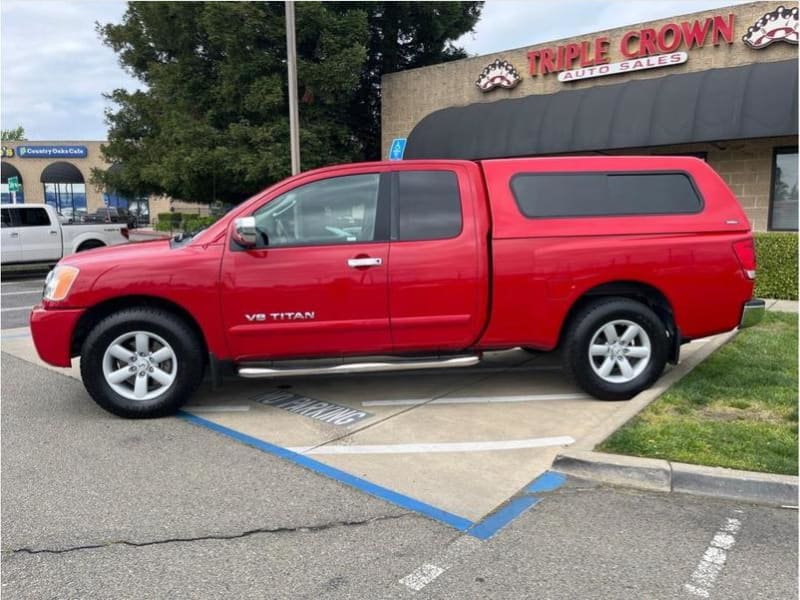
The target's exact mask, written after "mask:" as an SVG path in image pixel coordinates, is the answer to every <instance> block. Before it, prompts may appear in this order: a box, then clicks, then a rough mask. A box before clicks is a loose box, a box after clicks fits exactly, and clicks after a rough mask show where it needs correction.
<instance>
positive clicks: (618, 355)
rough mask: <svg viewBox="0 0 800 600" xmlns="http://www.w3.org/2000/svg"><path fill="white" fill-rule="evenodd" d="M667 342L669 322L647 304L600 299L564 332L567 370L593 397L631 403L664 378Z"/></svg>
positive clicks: (589, 306) (623, 299) (573, 320)
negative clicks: (637, 395)
mask: <svg viewBox="0 0 800 600" xmlns="http://www.w3.org/2000/svg"><path fill="white" fill-rule="evenodd" d="M668 343H669V341H668V338H667V332H666V327H665V326H664V323H663V322H662V321H661V319H659V318H658V316H657V315H656V314H655V313H654V312H653V311H652V310H650V308H648V307H647V306H645V305H644V304H642V303H640V302H636V301H634V300H629V299H627V298H606V299H602V300H597V301H596V302H593V303H592V304H589V305H588V306H586V307H584V308H583V309H582V310H581V311H580V312H578V313H577V314H576V315H575V317H574V318H573V319H572V321H571V322H570V325H569V326H568V328H567V331H566V332H565V337H564V343H563V360H564V368H565V369H566V370H567V372H568V373H570V374H571V375H572V377H573V379H575V381H576V382H577V383H578V385H580V387H581V388H583V389H584V390H585V391H586V392H588V393H589V394H591V395H592V396H594V397H596V398H599V399H601V400H627V399H628V398H632V397H633V396H635V395H636V394H638V393H639V392H641V391H642V390H645V389H647V388H648V387H650V386H651V385H652V384H653V383H654V382H655V381H656V379H658V377H659V376H660V375H661V373H662V371H663V370H664V366H665V365H666V362H667V355H668Z"/></svg>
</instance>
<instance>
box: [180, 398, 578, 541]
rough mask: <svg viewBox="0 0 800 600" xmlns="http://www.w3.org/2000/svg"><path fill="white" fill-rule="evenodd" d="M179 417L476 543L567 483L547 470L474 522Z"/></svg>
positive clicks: (249, 438)
mask: <svg viewBox="0 0 800 600" xmlns="http://www.w3.org/2000/svg"><path fill="white" fill-rule="evenodd" d="M178 417H179V418H181V419H184V420H186V421H188V422H190V423H193V424H195V425H199V426H201V427H205V428H207V429H210V430H212V431H215V432H217V433H220V434H222V435H225V436H228V437H230V438H232V439H234V440H237V441H239V442H241V443H244V444H246V445H248V446H251V447H253V448H256V449H258V450H261V451H263V452H266V453H268V454H271V455H273V456H276V457H278V458H282V459H285V460H288V461H290V462H293V463H295V464H296V465H299V466H301V467H305V468H307V469H309V470H311V471H313V472H315V473H317V474H319V475H323V476H325V477H328V478H330V479H334V480H336V481H339V482H340V483H343V484H345V485H347V486H350V487H352V488H355V489H357V490H360V491H362V492H365V493H367V494H369V495H371V496H375V497H376V498H380V499H381V500H385V501H386V502H390V503H391V504H394V505H396V506H399V507H400V508H403V509H406V510H409V511H412V512H415V513H418V514H421V515H424V516H426V517H428V518H430V519H433V520H435V521H438V522H439V523H442V524H444V525H447V526H449V527H452V528H454V529H456V530H458V531H460V532H462V533H465V534H467V535H469V536H472V537H474V538H477V539H479V540H488V539H490V538H491V537H493V536H494V535H495V534H496V533H497V532H498V531H500V530H501V529H503V528H504V527H506V526H507V525H508V524H509V523H511V522H512V521H513V520H514V519H516V518H517V517H519V516H520V515H522V514H523V513H524V512H525V511H526V510H527V509H529V508H530V507H532V506H535V505H536V504H538V502H539V501H541V498H540V497H539V496H538V495H537V496H533V495H531V491H536V493H537V494H539V493H541V492H543V491H553V490H555V489H557V488H558V487H560V486H561V485H562V484H563V483H564V482H565V481H566V478H565V477H564V476H563V475H561V474H559V473H553V472H551V471H547V472H545V473H544V474H543V475H541V476H539V477H537V478H536V479H535V480H534V481H532V482H531V483H530V484H529V485H528V486H526V487H525V488H523V489H522V490H521V491H520V493H519V494H518V495H516V496H514V497H513V498H511V499H510V500H509V501H508V502H507V503H506V504H504V505H503V506H501V507H500V508H498V509H497V510H495V511H493V512H491V513H490V514H489V515H487V516H485V517H484V518H483V519H481V520H479V521H477V522H474V521H471V520H470V519H467V518H465V517H461V516H459V515H456V514H454V513H452V512H449V511H446V510H444V509H441V508H438V507H436V506H433V505H432V504H429V503H427V502H423V501H421V500H417V499H415V498H412V497H411V496H408V495H406V494H402V493H400V492H396V491H394V490H391V489H389V488H387V487H384V486H381V485H378V484H375V483H372V482H371V481H368V480H366V479H363V478H361V477H358V476H356V475H352V474H351V473H348V472H346V471H343V470H341V469H337V468H336V467H332V466H330V465H327V464H325V463H322V462H320V461H318V460H315V459H313V458H310V457H309V456H307V455H304V454H300V453H298V452H295V451H293V450H292V449H291V448H284V447H282V446H276V445H274V444H270V443H269V442H265V441H263V440H260V439H258V438H254V437H252V436H249V435H246V434H244V433H241V432H239V431H235V430H233V429H230V428H229V427H225V426H224V425H219V424H218V423H215V422H213V421H209V420H208V419H204V418H203V417H200V416H198V415H194V414H191V413H188V412H185V411H179V413H178ZM540 480H543V481H545V482H546V483H545V484H543V485H541V486H537V481H540Z"/></svg>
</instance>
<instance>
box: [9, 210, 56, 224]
mask: <svg viewBox="0 0 800 600" xmlns="http://www.w3.org/2000/svg"><path fill="white" fill-rule="evenodd" d="M15 210H16V211H17V216H18V219H19V226H20V227H47V226H48V225H50V217H48V216H47V211H46V210H45V209H43V208H18V209H15Z"/></svg>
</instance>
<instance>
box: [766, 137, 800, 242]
mask: <svg viewBox="0 0 800 600" xmlns="http://www.w3.org/2000/svg"><path fill="white" fill-rule="evenodd" d="M797 183H798V173H797V148H780V149H777V150H776V151H775V154H774V157H773V164H772V201H771V202H770V209H769V228H770V229H776V230H785V231H797Z"/></svg>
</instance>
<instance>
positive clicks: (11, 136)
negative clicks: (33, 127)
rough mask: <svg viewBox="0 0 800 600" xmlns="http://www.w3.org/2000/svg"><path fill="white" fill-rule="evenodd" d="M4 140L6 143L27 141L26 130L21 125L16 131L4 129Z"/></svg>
mask: <svg viewBox="0 0 800 600" xmlns="http://www.w3.org/2000/svg"><path fill="white" fill-rule="evenodd" d="M2 138H3V141H4V142H24V141H25V140H26V139H27V138H26V137H25V128H24V127H22V126H21V125H20V126H19V127H15V128H14V129H3V130H2Z"/></svg>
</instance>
